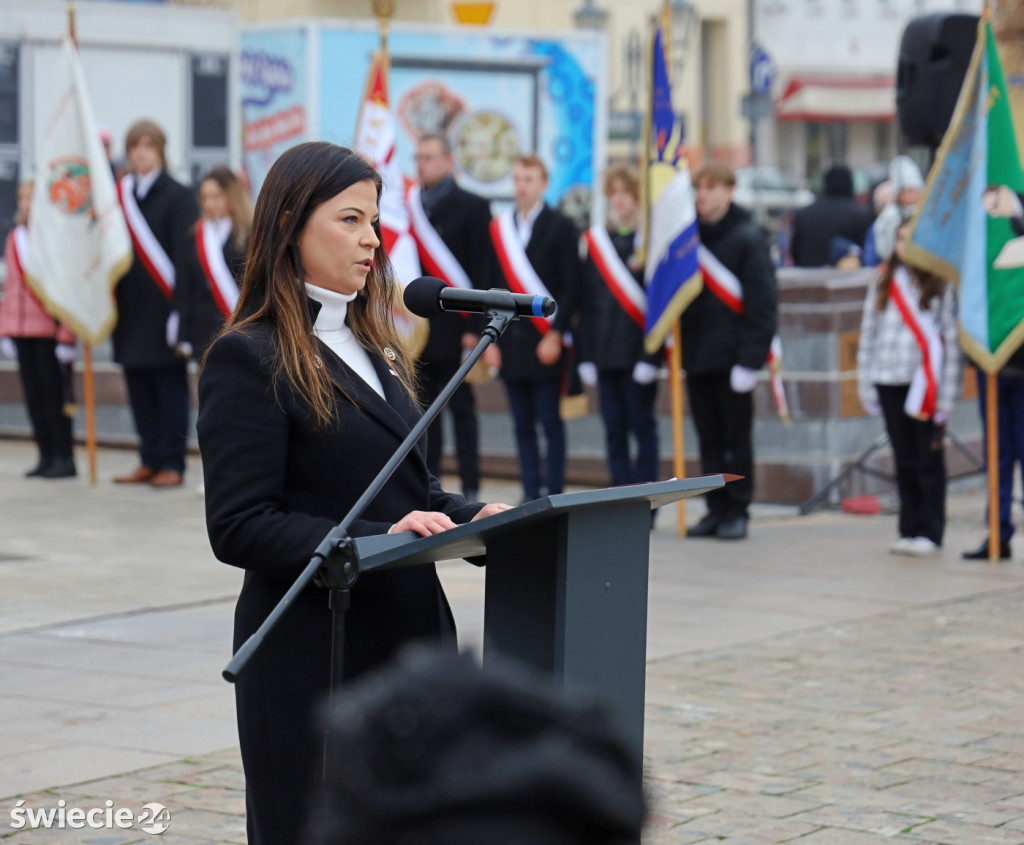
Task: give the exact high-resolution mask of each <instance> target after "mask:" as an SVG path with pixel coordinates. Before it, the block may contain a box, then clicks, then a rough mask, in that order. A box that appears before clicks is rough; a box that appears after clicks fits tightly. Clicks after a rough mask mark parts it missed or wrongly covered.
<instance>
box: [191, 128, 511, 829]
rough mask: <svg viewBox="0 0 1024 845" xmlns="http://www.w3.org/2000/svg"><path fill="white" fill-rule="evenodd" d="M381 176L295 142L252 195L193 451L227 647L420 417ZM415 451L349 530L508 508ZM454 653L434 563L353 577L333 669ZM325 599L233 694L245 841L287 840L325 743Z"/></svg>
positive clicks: (271, 638) (272, 640)
mask: <svg viewBox="0 0 1024 845" xmlns="http://www.w3.org/2000/svg"><path fill="white" fill-rule="evenodd" d="M380 193H381V178H380V176H379V175H378V173H377V172H376V171H375V170H374V169H373V168H372V167H371V166H370V165H369V164H367V163H366V162H365V161H364V160H363V159H362V158H360V157H359V156H357V155H356V154H354V153H353V152H352V151H351V150H348V149H345V148H343V147H337V146H334V145H332V144H327V143H320V142H313V143H306V144H300V145H299V146H297V147H293V148H292V149H290V150H288V151H287V152H285V153H284V154H283V155H282V156H281V157H280V158H279V159H278V160H277V162H276V163H275V164H274V165H273V166H272V167H271V168H270V171H269V173H268V174H267V179H266V182H265V183H264V185H263V189H262V191H261V192H260V195H259V198H258V200H257V202H256V208H255V215H254V220H253V228H252V234H251V237H250V241H249V250H248V256H247V263H246V270H245V277H244V279H243V282H242V287H241V291H240V294H239V302H238V306H237V308H236V309H235V312H234V314H233V315H232V317H231V319H230V320H229V321H228V323H227V325H226V326H225V328H224V331H223V332H222V334H221V335H220V337H219V338H218V339H217V340H216V341H215V342H214V344H213V346H212V347H211V348H210V351H209V352H208V354H207V356H206V360H205V362H204V365H203V372H202V375H201V377H200V382H199V420H198V425H197V428H198V433H199V445H200V450H201V452H202V457H203V468H204V472H205V483H206V522H207V530H208V532H209V536H210V543H211V545H212V547H213V551H214V554H216V556H217V557H218V558H219V559H220V560H222V561H224V562H225V563H229V564H231V565H233V566H238V567H240V568H242V569H244V570H245V579H244V583H243V586H242V591H241V595H240V596H239V599H238V604H237V606H236V609H235V628H234V647H235V649H237V648H238V647H239V646H240V645H241V644H242V643H243V642H244V641H245V640H246V639H247V638H248V637H249V635H250V634H252V633H253V631H255V630H256V628H257V627H259V625H260V623H261V622H262V621H263V620H264V618H265V617H266V616H267V614H269V613H270V611H271V610H272V609H273V608H274V606H275V605H276V604H277V602H278V600H279V599H280V598H281V597H282V596H283V595H284V593H285V591H286V590H287V589H288V587H289V586H290V584H291V583H292V582H293V581H294V580H295V578H296V577H297V576H298V575H299V573H300V572H301V571H302V569H303V568H304V566H305V565H306V563H307V562H308V561H309V558H310V556H311V554H312V552H313V550H314V549H315V548H316V546H317V545H318V543H319V542H320V541H321V540H322V539H323V537H324V536H325V535H326V534H327V532H328V531H329V530H330V529H331V528H332V527H333V526H334V525H335V524H336V523H337V522H338V521H340V520H341V518H342V517H343V516H344V515H345V514H346V513H347V512H348V510H349V509H350V508H351V506H352V505H353V504H354V503H355V502H356V500H357V499H358V498H359V496H360V495H361V494H362V492H363V491H364V490H365V489H366V488H367V487H368V486H369V484H370V482H371V481H372V480H373V478H374V476H375V475H376V474H377V472H378V471H379V470H380V468H381V467H382V466H383V465H384V464H385V463H386V462H387V461H388V459H389V458H390V457H391V456H392V454H394V452H395V451H396V450H397V449H398V446H399V444H400V443H401V441H402V439H403V438H404V437H405V436H406V435H407V434H408V433H409V431H410V429H411V428H412V427H413V426H414V425H415V423H416V421H417V419H418V417H419V409H418V407H417V404H416V400H415V398H414V396H415V390H414V382H413V379H414V375H413V369H412V364H411V363H410V361H409V360H408V359H407V357H406V356H405V354H404V352H403V349H402V345H401V342H400V340H399V337H398V335H397V333H396V331H395V328H394V325H393V323H392V318H391V313H392V312H391V308H392V305H393V302H394V300H395V299H396V297H397V296H398V295H399V287H398V285H397V283H396V281H395V278H394V274H393V271H392V269H391V265H390V263H389V261H388V258H387V255H386V254H385V252H384V251H383V249H382V248H381V232H380V222H379V219H378V213H379V212H378V202H379V199H380ZM425 456H426V450H425V448H424V444H423V442H422V441H421V442H420V444H419V446H418V448H417V449H416V450H414V451H413V452H412V453H411V454H410V455H409V457H408V458H407V459H406V460H405V461H403V462H402V464H401V465H400V466H399V467H398V468H397V470H396V471H395V473H394V474H393V475H392V477H391V479H390V480H389V481H388V482H387V484H386V485H385V486H384V489H383V490H382V491H381V493H380V494H379V495H378V496H377V497H376V499H375V500H374V501H373V502H372V503H371V504H370V505H369V506H368V507H367V509H366V511H365V512H364V513H363V514H362V516H361V518H360V519H358V520H357V521H356V522H355V523H354V524H353V525H352V528H351V529H350V533H351V534H352V535H353V536H363V535H368V534H384V533H387V532H388V531H395V532H397V531H415V532H417V533H419V534H421V535H429V534H436V533H438V532H441V531H445V530H447V529H449V528H452V527H453V526H454V525H456V524H457V523H462V522H468V521H470V520H472V519H476V518H480V517H483V516H488V515H490V514H492V513H497V512H498V511H500V510H504V509H505V508H506V507H507V506H505V505H498V504H493V505H483V504H480V503H479V502H478V503H467V502H466V501H465V499H463V498H462V497H461V496H456V495H453V494H448V493H445V492H444V491H443V490H442V489H441V487H440V485H439V483H438V481H437V479H436V478H434V477H433V476H432V475H430V473H429V472H428V471H427V465H426V457H425ZM417 639H433V640H440V641H445V642H448V643H451V647H452V648H453V649H454V648H455V625H454V621H453V619H452V614H451V611H450V609H449V606H448V602H447V600H446V599H445V596H444V593H443V591H442V589H441V585H440V583H439V581H438V578H437V573H436V571H435V569H434V567H433V566H428V565H424V566H416V567H410V568H405V569H396V570H390V571H385V572H371V573H368V574H366V575H363V576H362V577H360V579H359V581H358V583H357V584H356V585H355V587H354V588H353V590H352V601H351V607H350V609H349V610H348V612H347V613H346V618H345V652H344V653H345V679H346V680H350V679H352V678H354V677H356V676H357V675H359V674H361V673H363V672H365V671H366V670H367V669H370V668H372V667H375V666H378V665H380V664H382V663H384V662H385V661H387V660H388V659H389V658H390V657H391V656H392V655H394V654H395V652H396V651H397V650H398V649H399V648H400V647H401V646H402V645H403V644H405V643H407V642H409V641H411V640H417ZM330 642H331V612H330V610H329V608H328V604H327V592H326V591H325V590H321V589H318V588H316V587H312V586H311V587H310V588H309V589H307V590H305V591H304V592H303V593H301V594H300V596H299V597H298V598H297V599H296V601H295V602H294V604H293V605H292V606H291V607H289V609H288V611H287V613H285V615H284V616H283V618H282V619H281V622H280V624H279V625H278V627H277V628H275V629H274V630H273V631H272V632H271V633H270V634H269V635H268V637H267V639H266V640H265V641H264V643H263V645H262V647H261V648H260V649H259V651H257V652H256V653H255V655H254V657H253V659H252V660H251V662H250V663H249V665H248V667H247V669H246V671H245V672H244V673H243V674H242V675H241V676H240V677H239V679H238V681H237V684H236V687H235V690H236V692H235V695H236V709H237V716H238V732H239V738H240V741H241V749H242V762H243V765H244V768H245V777H246V808H247V825H248V831H249V842H250V843H251V845H269V844H270V843H273V845H292V843H294V842H296V841H297V832H298V829H299V828H300V827H301V820H302V819H303V818H304V807H305V797H306V795H307V794H311V793H315V792H316V784H311V783H310V782H309V778H310V775H311V773H312V772H313V771H314V769H315V765H316V762H317V760H318V755H319V753H320V748H321V742H320V740H319V738H318V737H316V736H315V735H314V734H313V731H312V728H311V715H312V708H313V705H314V703H315V702H316V700H317V699H318V698H319V697H320V696H321V694H323V693H325V692H326V691H327V688H328V685H329V675H330V662H331V660H330Z"/></svg>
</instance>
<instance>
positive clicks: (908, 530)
mask: <svg viewBox="0 0 1024 845" xmlns="http://www.w3.org/2000/svg"><path fill="white" fill-rule="evenodd" d="M907 232H908V227H907V225H906V224H903V225H902V226H901V227H900V229H899V231H898V234H897V238H896V248H895V254H894V255H893V256H892V257H891V258H890V259H889V261H887V262H886V263H885V264H883V265H882V266H881V267H880V268H879V273H878V275H877V276H876V278H875V280H874V282H873V283H872V284H871V285H870V286H869V288H868V293H867V297H866V298H865V300H864V313H863V318H862V320H861V333H860V346H859V348H858V350H857V370H858V372H857V380H858V393H859V396H860V401H861V404H862V405H863V406H864V409H865V410H866V411H867V412H868V413H869V414H871V415H872V416H879V415H881V416H882V417H883V418H884V420H885V428H886V432H887V433H888V435H889V442H890V443H891V444H892V451H893V458H894V462H895V464H896V485H897V490H898V493H899V500H900V515H899V533H900V537H899V540H898V541H897V542H896V543H895V544H893V545H892V546H891V547H890V551H891V552H892V553H893V554H904V555H910V556H913V557H926V556H931V555H935V554H938V551H939V548H940V547H941V546H942V534H943V530H944V528H945V522H946V460H945V452H944V444H943V441H944V439H945V433H946V421H947V420H948V419H949V415H950V413H951V412H952V410H953V406H954V404H955V402H956V398H957V395H958V394H959V392H960V378H961V371H962V357H961V354H960V347H959V345H958V341H957V303H956V295H955V293H954V290H953V286H952V285H951V284H949V282H948V281H946V280H945V279H940V278H938V277H937V276H935V275H932V274H930V273H927V272H925V271H923V270H921V269H919V268H916V267H913V266H911V265H910V264H908V263H907V262H906V260H905V258H904V244H905V240H906V236H907Z"/></svg>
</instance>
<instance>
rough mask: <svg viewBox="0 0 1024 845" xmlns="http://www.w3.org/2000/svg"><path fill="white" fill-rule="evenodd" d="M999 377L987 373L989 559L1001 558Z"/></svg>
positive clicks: (986, 459) (986, 434)
mask: <svg viewBox="0 0 1024 845" xmlns="http://www.w3.org/2000/svg"><path fill="white" fill-rule="evenodd" d="M998 390H999V377H998V374H997V373H994V372H992V373H985V442H986V446H987V447H988V448H987V454H986V456H985V462H986V464H987V466H988V560H989V563H996V562H997V561H998V560H999V540H1000V537H999V397H998V395H997V394H998Z"/></svg>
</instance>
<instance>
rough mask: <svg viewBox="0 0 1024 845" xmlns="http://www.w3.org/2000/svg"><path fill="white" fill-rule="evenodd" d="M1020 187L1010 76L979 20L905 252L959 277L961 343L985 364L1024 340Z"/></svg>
mask: <svg viewBox="0 0 1024 845" xmlns="http://www.w3.org/2000/svg"><path fill="white" fill-rule="evenodd" d="M1022 195H1024V174H1022V171H1021V164H1020V159H1019V157H1018V154H1017V142H1016V138H1015V136H1014V130H1013V120H1012V116H1011V114H1010V103H1009V99H1008V98H1007V91H1006V81H1005V78H1004V76H1003V71H1002V67H1001V66H1000V62H999V54H998V52H997V50H996V44H995V39H994V38H993V37H992V28H991V26H990V25H989V22H988V21H987V20H985V19H982V21H981V22H980V24H979V26H978V42H977V46H976V47H975V51H974V56H973V57H972V59H971V64H970V67H969V69H968V71H967V76H966V78H965V79H964V85H963V88H962V89H961V91H960V98H959V100H958V101H957V106H956V111H955V112H954V114H953V120H952V122H951V123H950V127H949V129H948V130H947V132H946V135H945V137H944V138H943V139H942V145H941V146H940V147H939V152H938V155H937V156H936V161H935V166H934V167H933V168H932V172H931V174H929V177H928V183H927V185H926V186H925V194H924V197H923V199H922V201H921V207H920V209H919V210H918V213H917V216H916V217H915V218H914V221H913V224H912V229H911V233H910V243H909V245H908V247H907V257H908V259H909V260H911V261H913V262H914V263H915V264H918V265H920V266H922V267H924V268H926V269H927V270H929V271H931V272H933V273H935V274H937V275H939V276H942V277H943V278H946V279H952V280H954V281H956V282H958V283H959V291H958V292H959V299H960V343H961V345H962V346H963V348H964V350H965V351H966V352H967V354H968V355H970V356H971V358H972V359H973V360H974V361H975V362H977V364H978V365H979V366H980V367H981V368H982V369H983V370H985V371H986V372H995V371H997V370H999V369H1001V368H1002V367H1003V366H1004V365H1005V364H1006V361H1007V359H1008V358H1009V357H1010V355H1012V354H1013V352H1014V351H1015V350H1016V349H1017V347H1019V346H1020V345H1021V342H1022V341H1024V237H1018V232H1017V231H1015V225H1014V224H1015V223H1016V224H1017V227H1019V228H1024V226H1022V223H1024V217H1022V215H1021V214H1020V208H1021V207H1020V202H1019V200H1018V199H1017V198H1018V197H1020V196H1022ZM1013 218H1016V220H1014V219H1013Z"/></svg>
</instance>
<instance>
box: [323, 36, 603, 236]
mask: <svg viewBox="0 0 1024 845" xmlns="http://www.w3.org/2000/svg"><path fill="white" fill-rule="evenodd" d="M379 46H380V41H379V37H378V35H377V32H376V31H375V30H370V29H366V30H353V29H341V28H334V27H333V26H330V25H325V28H324V29H323V30H322V33H321V46H320V56H321V70H320V74H319V76H320V79H319V91H320V96H319V112H318V113H319V121H320V128H319V131H318V135H319V136H320V137H323V138H325V139H326V140H330V141H334V142H336V143H340V144H351V143H352V138H353V133H354V130H355V125H356V119H357V116H358V114H359V106H360V102H361V96H362V93H363V86H362V79H363V77H364V76H365V72H366V71H365V69H366V68H367V67H369V63H370V58H371V56H372V54H373V52H374V50H376V49H377V48H378V47H379ZM388 47H389V51H390V55H391V75H390V92H389V94H390V96H389V100H390V103H391V108H392V109H393V110H394V113H395V118H396V121H397V124H398V139H397V155H398V157H399V162H400V164H401V168H402V171H403V172H404V173H405V174H406V176H408V177H413V178H415V175H416V167H415V164H414V161H413V156H414V153H415V141H416V138H417V137H418V136H420V135H422V134H424V133H427V132H431V133H434V132H441V133H444V134H446V135H447V137H448V139H449V141H450V142H451V145H452V152H453V155H454V159H455V167H456V178H457V179H458V180H459V182H460V183H461V184H462V185H463V186H464V187H465V188H467V189H468V190H471V191H474V192H475V193H478V194H480V195H482V196H485V197H487V198H489V199H491V200H492V201H493V202H494V205H495V208H496V209H500V208H502V207H504V206H507V205H508V204H510V203H511V201H512V197H513V190H512V166H513V163H514V161H515V157H516V155H518V154H519V153H526V152H532V153H536V154H537V155H538V156H540V158H541V159H542V160H543V161H544V163H545V164H546V165H547V167H548V169H549V171H550V186H549V189H548V193H547V196H546V199H547V200H548V202H549V203H551V204H552V205H555V206H559V207H561V208H562V209H563V210H564V211H566V212H567V213H569V214H571V215H572V216H573V217H576V218H577V219H578V220H579V221H580V222H581V223H585V222H586V216H587V215H588V214H589V211H590V206H591V186H592V185H593V184H594V181H595V178H596V174H595V172H594V161H595V154H594V153H595V150H594V145H595V125H596V115H595V103H596V102H597V99H596V93H595V92H596V89H597V85H598V82H597V79H598V68H599V58H598V57H599V55H600V52H599V50H598V42H597V40H596V39H590V40H587V39H582V38H579V39H577V38H562V39H552V38H530V37H526V36H507V35H506V36H501V35H498V34H496V33H495V34H476V33H473V34H470V33H464V32H457V31H450V30H437V31H423V30H420V31H417V32H410V31H402V30H399V29H397V28H396V29H394V30H392V32H391V35H390V37H389V39H388Z"/></svg>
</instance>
